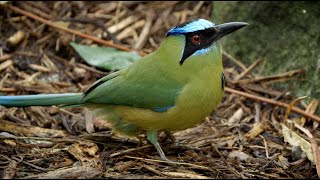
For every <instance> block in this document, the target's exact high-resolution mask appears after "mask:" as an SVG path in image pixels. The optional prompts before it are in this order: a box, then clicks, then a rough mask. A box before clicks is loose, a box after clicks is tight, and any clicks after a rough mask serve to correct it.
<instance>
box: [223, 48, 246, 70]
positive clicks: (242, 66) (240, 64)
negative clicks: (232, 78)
mask: <svg viewBox="0 0 320 180" xmlns="http://www.w3.org/2000/svg"><path fill="white" fill-rule="evenodd" d="M222 54H223V55H224V56H226V57H227V58H228V59H230V60H231V61H233V62H234V63H235V64H236V65H238V66H239V67H241V68H242V69H243V70H244V71H247V68H246V66H245V65H244V64H242V63H241V62H240V61H238V60H237V59H235V58H234V57H232V56H231V55H230V54H228V53H227V52H225V51H222Z"/></svg>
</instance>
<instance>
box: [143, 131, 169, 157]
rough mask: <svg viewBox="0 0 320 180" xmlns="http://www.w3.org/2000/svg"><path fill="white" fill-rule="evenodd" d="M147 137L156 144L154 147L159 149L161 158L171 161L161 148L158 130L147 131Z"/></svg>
mask: <svg viewBox="0 0 320 180" xmlns="http://www.w3.org/2000/svg"><path fill="white" fill-rule="evenodd" d="M147 139H148V140H149V141H150V142H151V143H152V144H153V145H154V147H155V148H156V149H157V151H158V154H159V155H160V158H161V159H162V160H164V161H170V160H169V159H168V158H167V157H166V155H165V154H164V152H163V151H162V149H161V146H160V144H159V142H158V137H157V131H147Z"/></svg>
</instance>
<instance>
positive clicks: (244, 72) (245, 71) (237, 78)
mask: <svg viewBox="0 0 320 180" xmlns="http://www.w3.org/2000/svg"><path fill="white" fill-rule="evenodd" d="M260 62H261V60H260V59H259V60H257V61H255V62H254V63H253V64H251V65H250V66H249V67H248V69H246V70H244V71H243V72H242V73H241V74H239V75H237V76H236V77H235V78H234V81H238V80H240V79H241V78H242V77H244V76H245V75H246V74H248V73H249V72H250V71H251V70H252V69H254V68H255V67H256V66H257V65H258V64H259V63H260Z"/></svg>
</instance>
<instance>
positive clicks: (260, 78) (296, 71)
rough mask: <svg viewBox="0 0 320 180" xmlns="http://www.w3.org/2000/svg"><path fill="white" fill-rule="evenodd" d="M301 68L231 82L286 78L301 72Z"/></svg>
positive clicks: (254, 81) (242, 82) (243, 82)
mask: <svg viewBox="0 0 320 180" xmlns="http://www.w3.org/2000/svg"><path fill="white" fill-rule="evenodd" d="M303 72H304V70H303V69H297V70H292V71H289V72H285V73H281V74H277V75H271V76H265V77H256V78H253V79H243V80H239V81H235V82H233V83H241V84H248V83H256V82H261V81H271V80H275V79H282V78H287V77H292V76H294V75H296V74H300V73H303Z"/></svg>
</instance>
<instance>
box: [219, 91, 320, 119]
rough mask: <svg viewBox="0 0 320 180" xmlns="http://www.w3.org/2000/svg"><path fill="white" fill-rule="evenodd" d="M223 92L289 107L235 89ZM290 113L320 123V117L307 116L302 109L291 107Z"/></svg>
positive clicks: (285, 105) (285, 104)
mask: <svg viewBox="0 0 320 180" xmlns="http://www.w3.org/2000/svg"><path fill="white" fill-rule="evenodd" d="M225 91H226V92H227V93H232V94H237V95H241V96H245V97H247V98H250V99H253V100H255V101H262V102H266V103H269V104H273V105H276V106H280V107H284V108H288V107H289V104H287V103H283V102H279V101H275V100H272V99H268V98H264V97H260V96H255V95H252V94H248V93H245V92H242V91H238V90H235V89H231V88H228V87H226V88H225ZM291 111H293V112H295V113H298V114H301V115H303V116H306V117H308V118H310V119H312V120H314V121H317V122H320V117H318V116H315V115H313V114H309V113H307V112H305V111H303V110H302V109H299V108H297V107H293V108H292V109H291Z"/></svg>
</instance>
